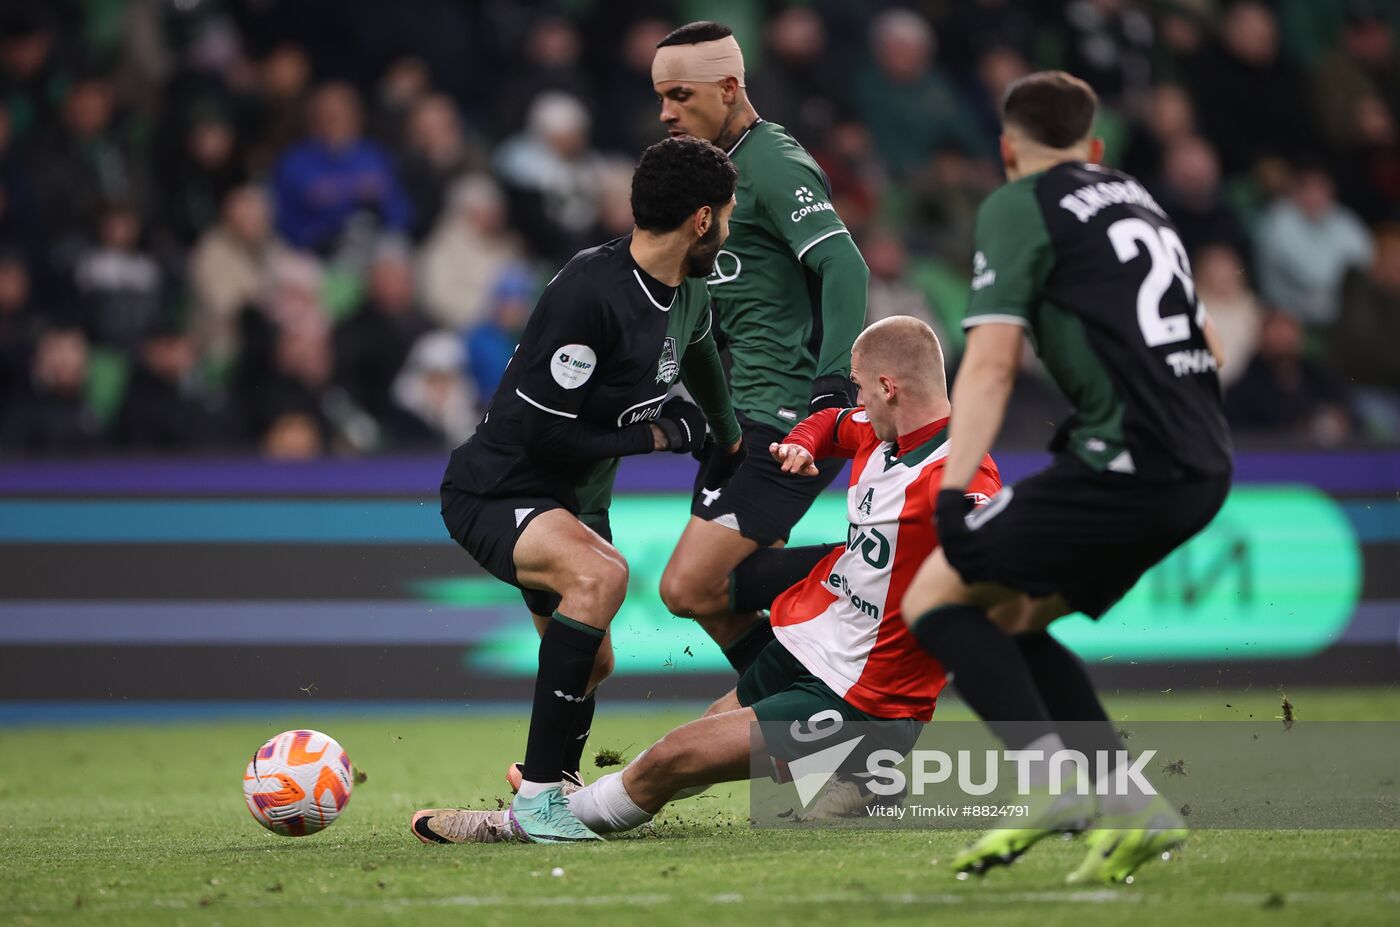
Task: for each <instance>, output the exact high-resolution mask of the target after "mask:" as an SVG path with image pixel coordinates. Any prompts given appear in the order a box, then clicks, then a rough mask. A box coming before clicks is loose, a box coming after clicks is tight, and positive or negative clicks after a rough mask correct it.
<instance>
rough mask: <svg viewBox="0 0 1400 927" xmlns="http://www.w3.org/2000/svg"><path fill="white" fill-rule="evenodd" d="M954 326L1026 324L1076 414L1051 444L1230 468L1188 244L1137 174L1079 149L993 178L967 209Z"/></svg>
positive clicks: (1197, 467)
mask: <svg viewBox="0 0 1400 927" xmlns="http://www.w3.org/2000/svg"><path fill="white" fill-rule="evenodd" d="M972 270H973V278H972V299H971V303H970V305H969V306H968V311H967V317H966V318H965V319H964V321H963V326H964V328H972V327H973V326H976V325H979V324H982V323H986V322H1012V323H1015V324H1019V325H1023V326H1025V327H1026V328H1027V330H1028V331H1029V333H1030V336H1031V338H1032V340H1033V342H1034V344H1035V347H1036V353H1037V354H1039V355H1040V359H1041V361H1042V362H1043V363H1044V364H1045V368H1046V370H1047V371H1048V372H1049V373H1050V376H1051V377H1052V378H1054V380H1055V382H1056V383H1057V384H1059V386H1060V388H1061V389H1062V390H1063V391H1064V393H1065V395H1066V396H1067V397H1068V398H1069V400H1070V402H1071V403H1072V404H1073V405H1074V408H1075V415H1074V416H1073V417H1072V418H1071V419H1070V420H1069V421H1067V422H1065V423H1064V424H1063V425H1062V427H1061V429H1060V432H1059V434H1058V435H1057V436H1056V441H1055V444H1053V445H1052V449H1054V450H1060V449H1064V450H1067V451H1068V452H1070V453H1072V454H1074V455H1075V456H1077V457H1079V458H1080V459H1081V460H1083V461H1084V462H1085V463H1087V464H1089V465H1090V466H1091V467H1093V468H1094V469H1095V470H1099V471H1103V470H1111V471H1116V472H1121V473H1136V474H1140V475H1143V476H1152V477H1161V476H1170V475H1173V474H1179V473H1186V474H1222V473H1229V472H1230V470H1231V462H1230V440H1229V435H1228V432H1227V429H1226V425H1225V417H1224V414H1223V411H1222V407H1221V399H1220V382H1219V379H1218V377H1217V376H1216V365H1215V360H1214V358H1213V357H1212V356H1211V353H1210V350H1209V349H1208V347H1207V345H1206V341H1205V334H1204V325H1205V307H1204V306H1203V305H1201V302H1200V300H1199V299H1198V298H1197V297H1196V287H1195V284H1194V283H1193V282H1192V279H1191V266H1190V263H1189V262H1188V260H1187V258H1186V249H1185V248H1184V247H1183V246H1182V243H1181V238H1180V237H1179V236H1178V235H1177V232H1176V229H1175V228H1174V227H1173V226H1172V222H1171V219H1169V218H1168V217H1167V215H1166V213H1165V212H1163V211H1162V208H1161V207H1160V206H1158V205H1157V203H1156V202H1155V201H1154V200H1153V199H1152V197H1151V196H1150V195H1149V194H1148V193H1147V191H1146V190H1145V189H1144V188H1143V187H1142V185H1141V184H1139V183H1138V182H1137V181H1136V180H1134V179H1133V178H1131V177H1129V176H1128V175H1126V174H1123V173H1121V172H1119V171H1114V170H1110V169H1107V168H1103V167H1099V166H1098V165H1094V164H1086V163H1083V162H1069V163H1065V164H1059V165H1057V166H1055V167H1052V168H1050V169H1049V170H1047V171H1043V172H1041V173H1038V174H1033V175H1030V176H1028V177H1023V178H1021V179H1019V180H1017V181H1015V182H1012V183H1008V184H1007V185H1006V186H1004V187H1002V188H1001V189H999V190H997V191H996V192H995V193H993V194H992V195H991V196H989V197H988V198H987V200H986V201H985V202H984V203H983V204H982V208H981V210H980V211H979V212H978V215H977V252H976V255H975V256H974V258H973V267H972Z"/></svg>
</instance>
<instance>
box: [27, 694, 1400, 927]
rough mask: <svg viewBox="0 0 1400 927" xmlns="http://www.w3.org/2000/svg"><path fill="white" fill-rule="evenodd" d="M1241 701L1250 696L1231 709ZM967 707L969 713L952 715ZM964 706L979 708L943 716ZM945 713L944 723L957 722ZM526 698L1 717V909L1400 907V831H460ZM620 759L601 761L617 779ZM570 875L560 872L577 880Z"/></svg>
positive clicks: (1215, 705)
mask: <svg viewBox="0 0 1400 927" xmlns="http://www.w3.org/2000/svg"><path fill="white" fill-rule="evenodd" d="M1289 696H1290V697H1291V699H1292V701H1293V703H1294V705H1295V706H1296V707H1297V712H1298V717H1299V720H1300V723H1307V722H1308V721H1312V720H1324V719H1327V720H1331V719H1336V720H1352V719H1390V720H1395V719H1400V690H1392V691H1383V690H1368V691H1346V692H1339V691H1321V690H1318V691H1297V692H1290V693H1289ZM1226 702H1229V703H1230V704H1231V706H1232V707H1231V708H1228V709H1227V708H1225V707H1224V706H1225V703H1226ZM949 709H951V710H949ZM1278 709H1279V698H1278V695H1277V693H1275V692H1271V691H1268V690H1260V689H1255V690H1252V691H1249V692H1244V693H1240V692H1232V693H1225V692H1220V693H1209V694H1205V693H1192V694H1186V693H1175V694H1173V693H1163V694H1157V693H1154V694H1151V695H1138V696H1132V697H1120V698H1115V699H1113V700H1111V710H1112V711H1113V713H1114V714H1115V715H1116V716H1127V717H1131V718H1134V719H1140V720H1149V719H1190V718H1206V719H1216V718H1219V719H1228V718H1241V717H1243V716H1244V713H1245V712H1254V713H1256V714H1257V715H1258V716H1260V717H1271V716H1272V715H1273V714H1276V713H1277V712H1278ZM940 712H941V714H942V715H944V716H960V715H961V713H960V712H959V711H958V709H957V707H956V706H953V705H949V706H945V708H943V709H940ZM689 717H690V715H689V713H681V712H677V711H671V712H665V711H661V712H630V713H629V712H624V711H621V710H618V709H613V710H609V708H608V706H607V703H606V700H604V701H603V702H602V703H601V706H600V710H599V715H598V722H597V724H596V725H595V728H594V737H593V740H592V746H593V747H612V748H616V749H619V750H621V751H622V752H623V754H624V755H625V756H628V757H631V756H634V755H635V754H636V753H637V751H638V750H640V749H641V748H642V747H644V746H645V745H646V744H648V743H650V742H651V741H652V740H653V739H655V737H656V736H658V735H659V734H661V733H663V732H664V731H665V730H667V729H668V727H669V726H671V725H672V724H674V723H677V722H680V721H684V720H688V719H689ZM936 723H937V722H936V721H935V724H936ZM308 726H309V727H315V728H318V729H320V730H324V731H326V732H327V733H329V734H331V735H332V736H334V737H336V738H338V739H339V740H340V741H341V743H342V744H343V745H344V746H345V747H346V749H347V750H348V751H349V753H350V756H351V758H352V759H353V760H354V762H355V764H356V766H357V767H358V768H359V769H360V770H362V771H363V772H364V773H365V774H366V775H367V776H368V779H367V781H365V782H364V783H363V784H362V785H360V786H358V787H357V788H356V790H355V794H354V797H353V799H352V801H351V803H350V805H349V807H348V809H347V810H346V813H345V816H344V817H342V818H341V820H340V821H339V822H337V823H336V824H335V825H334V826H333V827H332V828H330V829H329V830H327V831H325V832H323V833H321V834H318V835H315V836H312V837H307V838H301V839H289V838H282V837H276V836H273V835H272V834H269V833H267V832H265V831H264V830H263V829H262V828H260V827H258V826H257V825H256V824H255V823H254V822H253V820H252V818H251V817H250V816H249V814H248V812H247V810H246V808H245V807H244V805H243V798H242V794H241V790H240V778H241V776H242V772H243V767H244V765H245V763H246V762H247V758H248V756H249V755H250V753H251V752H252V750H253V749H254V748H255V747H257V745H258V744H260V743H261V742H262V741H263V740H264V739H265V738H266V737H268V736H270V735H271V734H275V733H277V732H278V731H281V730H284V729H287V728H292V727H308ZM524 728H525V719H524V717H523V715H516V714H511V715H500V714H486V713H477V714H473V712H472V711H471V710H469V709H468V710H464V711H463V712H462V713H461V714H460V715H442V714H418V715H407V716H401V715H392V714H382V715H381V714H375V715H368V716H347V715H343V714H331V715H325V716H319V715H318V710H317V704H316V703H315V702H314V701H309V702H308V703H307V705H306V709H305V711H303V712H298V713H295V714H287V715H283V716H269V717H266V718H260V719H250V720H248V721H245V722H239V723H230V722H210V723H203V724H189V723H178V724H177V723H170V724H143V725H132V726H122V725H103V726H100V727H56V728H42V729H40V728H25V727H16V728H0V873H3V879H0V924H4V925H10V924H132V925H137V924H139V925H147V924H186V923H189V924H214V923H217V924H227V925H239V924H258V925H269V924H297V925H301V924H312V923H334V924H337V925H354V924H385V923H428V922H450V923H461V924H472V925H478V924H482V925H485V924H506V923H530V924H536V925H539V924H567V925H574V924H579V925H583V924H595V923H597V924H609V925H617V924H646V925H649V927H650V925H671V924H705V925H707V927H717V925H728V924H749V923H753V924H765V925H768V924H799V923H800V924H803V925H816V924H843V925H845V924H885V923H910V924H913V923H918V924H930V923H937V922H938V921H940V920H942V921H944V922H946V923H957V924H960V925H961V924H999V925H1000V924H1027V923H1034V924H1035V925H1036V927H1052V925H1058V924H1067V925H1075V927H1082V925H1084V924H1086V923H1108V922H1114V923H1117V922H1127V923H1133V924H1135V925H1136V924H1156V923H1161V924H1171V925H1191V924H1211V925H1214V924H1222V923H1228V924H1229V925H1230V927H1242V925H1247V924H1256V923H1257V924H1270V925H1279V924H1308V925H1320V924H1335V925H1350V924H1394V923H1396V922H1397V916H1400V915H1397V912H1398V911H1400V882H1397V880H1396V874H1397V872H1400V834H1397V833H1394V832H1382V831H1273V832H1265V831H1214V832H1201V833H1197V834H1194V835H1193V837H1192V839H1191V842H1190V843H1189V844H1188V845H1187V847H1186V848H1185V850H1184V851H1183V852H1182V853H1180V854H1178V857H1177V858H1176V859H1174V860H1172V861H1171V862H1170V863H1167V864H1153V865H1151V866H1149V867H1146V868H1145V869H1144V870H1143V871H1142V872H1141V873H1140V874H1139V878H1138V880H1137V882H1136V884H1134V885H1132V886H1127V887H1120V888H1082V887H1075V888H1071V887H1067V886H1066V885H1064V883H1063V877H1064V874H1065V873H1066V872H1067V871H1069V870H1070V869H1071V868H1073V866H1074V865H1075V864H1076V863H1077V862H1078V860H1079V858H1080V854H1081V848H1080V845H1079V844H1077V843H1074V842H1069V841H1053V842H1052V843H1053V845H1049V846H1045V845H1042V846H1041V847H1037V848H1036V849H1035V850H1033V851H1032V852H1031V853H1029V854H1028V855H1027V856H1026V857H1024V858H1023V859H1022V860H1021V861H1020V862H1019V863H1017V865H1016V866H1015V867H1014V868H1012V869H1010V870H1002V871H997V872H994V873H992V874H991V875H989V876H988V877H987V878H986V879H983V880H968V881H964V882H960V881H957V880H955V879H954V878H953V876H952V875H951V874H950V873H949V872H948V870H947V868H946V864H947V861H948V860H949V859H950V858H951V856H952V854H953V853H954V852H955V851H956V850H957V849H958V848H959V847H960V846H961V845H963V844H964V843H965V842H967V840H968V839H969V835H968V833H967V832H948V831H916V832H912V833H911V832H903V833H886V832H875V831H856V832H852V831H845V832H831V831H826V832H817V833H813V832H772V831H751V830H749V828H748V827H747V824H746V819H745V814H746V808H747V789H746V786H744V785H742V784H736V785H726V786H720V787H718V788H716V789H714V790H712V792H711V794H710V795H709V796H706V797H702V798H698V799H693V800H690V801H687V802H681V803H678V804H677V805H675V806H673V808H672V809H668V811H666V812H665V813H663V815H662V816H661V817H660V818H659V819H658V822H657V824H656V826H655V828H654V830H653V831H652V832H651V833H649V834H645V835H641V836H635V837H627V838H620V839H614V840H611V841H609V842H608V843H606V844H604V845H600V846H577V847H531V846H519V845H510V846H498V847H439V846H423V845H421V844H419V843H418V842H417V841H416V840H414V839H413V837H412V836H411V835H410V834H409V833H408V831H407V830H406V827H405V825H406V822H407V819H408V816H409V814H410V813H411V812H412V811H413V810H414V809H415V808H418V807H424V806H432V805H442V804H457V803H463V804H479V803H483V802H490V803H492V804H493V805H494V799H495V798H496V797H498V796H504V795H505V786H504V784H503V782H502V780H501V774H502V771H503V768H504V766H505V764H506V762H507V761H509V760H512V759H516V758H517V757H518V754H519V752H520V750H521V747H522V744H523V742H524ZM594 772H596V770H595V771H594ZM556 867H558V868H560V869H562V870H563V874H562V875H557V876H556V875H554V874H553V872H554V871H555V869H556Z"/></svg>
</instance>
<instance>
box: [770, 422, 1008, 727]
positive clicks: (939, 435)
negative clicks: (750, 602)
mask: <svg viewBox="0 0 1400 927" xmlns="http://www.w3.org/2000/svg"><path fill="white" fill-rule="evenodd" d="M947 426H948V420H947V419H940V420H939V421H936V422H931V423H929V424H928V425H925V426H924V427H923V428H920V429H918V430H917V431H914V432H912V433H910V434H907V435H901V436H900V437H899V440H898V441H881V440H880V439H879V438H877V437H876V436H875V430H874V429H873V428H872V427H871V425H870V420H869V419H868V418H867V417H866V414H865V410H864V409H824V410H822V411H821V412H818V413H817V414H815V415H813V416H811V417H810V418H808V419H807V420H805V421H803V422H801V423H800V424H798V425H797V427H795V428H793V430H792V433H791V434H789V435H788V436H787V438H786V441H787V442H788V443H791V444H800V445H802V446H803V447H804V448H806V449H807V450H808V451H810V452H811V454H812V456H813V457H815V458H817V459H819V460H820V459H821V458H824V457H847V458H851V459H852V461H853V463H852V466H851V486H850V489H848V490H847V492H846V520H847V522H848V524H849V527H848V529H847V535H846V546H845V547H843V548H837V549H836V550H833V551H832V552H831V553H830V554H828V555H827V556H826V557H825V558H823V559H822V561H821V562H820V563H818V564H817V565H816V566H815V567H814V568H813V569H812V572H811V573H809V574H808V575H807V578H806V579H804V580H802V582H800V583H798V584H797V585H795V586H793V587H792V588H790V589H788V590H787V591H786V592H784V593H783V594H782V595H780V596H779V597H778V598H777V599H775V600H774V602H773V608H772V622H773V633H774V634H775V635H777V638H778V640H779V641H781V642H782V644H783V646H784V647H786V648H787V649H788V650H789V651H790V652H791V653H792V655H793V656H794V657H796V658H797V659H798V661H799V662H801V663H802V665H803V666H805V667H807V670H808V671H809V672H810V673H812V675H814V676H816V677H817V678H818V679H820V680H821V681H822V682H824V683H826V684H827V685H828V686H830V687H831V688H832V690H834V691H835V692H836V694H837V695H839V696H841V697H842V698H844V699H845V700H846V701H847V702H849V703H850V704H852V705H854V706H855V707H856V708H859V709H860V710H861V711H864V712H866V713H867V714H871V715H874V716H876V717H878V718H917V719H919V720H920V721H927V720H929V718H931V717H932V716H933V706H934V703H935V701H936V700H937V698H938V693H939V692H940V691H941V690H942V688H943V685H944V683H945V681H946V680H945V678H944V673H943V667H942V665H941V664H939V662H938V661H937V660H935V659H933V658H932V657H930V656H929V655H928V654H927V653H925V652H924V650H923V648H921V647H920V646H919V645H918V643H917V642H916V641H915V640H914V638H913V636H912V635H910V633H909V631H908V629H907V628H906V627H905V625H904V619H903V618H902V617H901V615H900V601H901V599H903V597H904V591H905V590H906V589H908V588H909V583H910V581H911V580H913V578H914V574H915V573H916V572H918V569H919V567H920V566H921V565H922V564H923V562H924V560H925V559H927V557H928V555H929V554H930V553H932V552H933V549H934V548H935V547H937V546H938V530H937V528H935V527H934V521H933V509H934V504H935V500H936V497H937V495H938V490H939V486H940V484H941V483H942V481H943V461H944V459H945V458H946V457H947V456H948V443H947ZM1000 489H1001V477H1000V476H999V475H998V473H997V468H996V464H995V463H993V462H992V458H991V457H987V458H986V459H985V460H983V461H982V466H981V467H980V468H979V469H978V471H977V475H976V476H974V477H973V479H972V481H971V483H969V485H968V487H967V493H968V495H969V496H970V497H972V498H973V499H974V501H976V502H977V503H978V504H983V503H985V502H986V501H987V499H989V498H990V497H991V496H993V495H995V494H996V493H997V491H998V490H1000Z"/></svg>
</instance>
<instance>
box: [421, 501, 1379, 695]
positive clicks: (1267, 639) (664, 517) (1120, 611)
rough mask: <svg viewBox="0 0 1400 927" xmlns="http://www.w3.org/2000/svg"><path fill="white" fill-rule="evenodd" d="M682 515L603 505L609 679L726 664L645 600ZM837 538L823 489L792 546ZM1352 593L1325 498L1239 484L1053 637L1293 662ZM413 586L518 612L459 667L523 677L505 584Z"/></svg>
mask: <svg viewBox="0 0 1400 927" xmlns="http://www.w3.org/2000/svg"><path fill="white" fill-rule="evenodd" d="M688 510H689V506H688V502H687V499H686V497H684V496H682V495H679V494H674V495H672V494H668V495H646V496H621V497H619V498H617V499H616V500H615V502H614V505H613V509H612V526H613V535H614V537H615V538H616V541H617V546H618V548H619V549H620V550H621V551H622V553H623V554H624V556H626V558H627V562H628V564H629V565H630V566H631V584H630V587H629V589H628V595H627V601H626V603H625V604H624V605H623V607H622V611H621V612H620V613H619V614H618V616H617V619H616V621H615V622H614V624H613V644H614V650H615V651H616V654H617V672H619V673H649V674H656V673H660V674H664V673H667V672H695V671H707V672H713V671H724V670H727V669H728V664H727V662H726V661H725V659H724V657H723V655H722V654H721V653H720V652H719V649H718V648H717V647H715V646H714V645H713V644H712V643H711V642H710V640H709V638H707V637H706V636H705V634H704V633H703V632H701V631H700V630H699V629H698V628H697V627H696V626H695V625H694V624H693V623H692V622H690V621H687V620H685V619H681V618H675V617H672V616H671V615H670V614H669V613H668V612H667V611H666V608H665V606H663V605H662V604H661V599H660V597H659V596H658V595H657V587H658V584H659V583H660V580H661V573H662V570H664V569H665V566H666V561H667V559H668V558H669V557H670V554H671V550H672V548H673V547H674V546H675V542H676V540H677V538H679V537H680V533H681V530H682V529H683V528H684V526H685V522H686V518H687V516H688ZM845 533H846V520H845V500H844V498H843V497H842V496H841V495H839V494H836V493H832V494H828V495H826V496H824V497H822V498H821V499H819V500H818V501H817V504H816V505H814V506H813V507H812V510H811V511H809V512H808V513H807V516H806V517H805V518H804V519H803V520H802V522H801V523H800V524H799V525H798V526H797V528H796V530H794V532H793V537H792V543H794V544H817V543H823V542H830V543H838V542H840V540H841V539H843V538H844V537H845ZM1360 586H1361V554H1360V548H1359V545H1358V542H1357V539H1356V536H1355V534H1354V532H1353V530H1352V527H1351V524H1350V522H1349V521H1348V520H1347V518H1346V515H1345V514H1344V513H1343V512H1342V510H1341V509H1340V507H1339V506H1338V505H1337V503H1336V502H1334V501H1333V500H1332V499H1331V498H1330V497H1328V496H1327V495H1326V494H1324V493H1322V492H1321V491H1319V490H1317V489H1314V488H1312V487H1309V486H1303V485H1297V486H1294V485H1270V486H1247V487H1241V488H1237V489H1235V490H1234V491H1233V492H1232V493H1231V494H1230V498H1229V500H1228V501H1227V502H1226V504H1225V507H1224V508H1223V509H1222V510H1221V512H1220V514H1219V515H1218V516H1217V517H1216V519H1215V521H1214V522H1212V523H1211V525H1210V526H1209V527H1207V528H1206V530H1205V531H1203V532H1201V534H1199V535H1198V536H1197V537H1195V538H1194V539H1192V541H1191V542H1190V543H1188V544H1186V545H1185V546H1184V547H1182V548H1181V549H1180V550H1178V551H1176V552H1175V553H1174V554H1173V555H1172V556H1171V557H1169V558H1167V560H1165V561H1164V562H1162V563H1161V564H1158V566H1157V567H1155V568H1154V569H1153V570H1151V571H1150V572H1148V574H1147V575H1146V576H1145V577H1143V579H1142V581H1141V582H1140V583H1138V585H1137V586H1136V587H1135V588H1134V589H1133V590H1132V592H1130V593H1129V594H1128V596H1127V597H1125V598H1124V599H1123V601H1121V602H1120V603H1118V605H1117V606H1115V607H1114V608H1113V609H1112V610H1111V611H1110V612H1109V613H1108V614H1107V615H1105V616H1104V617H1103V619H1102V620H1100V621H1098V622H1097V623H1095V622H1091V621H1089V620H1088V619H1086V618H1084V617H1083V616H1074V617H1070V618H1066V619H1063V620H1062V621H1060V622H1058V623H1057V624H1056V625H1055V626H1054V633H1055V634H1056V636H1057V637H1059V638H1060V639H1061V640H1062V641H1064V642H1065V643H1066V644H1067V645H1068V646H1069V647H1071V648H1072V649H1073V650H1074V651H1075V652H1076V653H1078V654H1079V655H1080V656H1081V657H1083V658H1085V659H1086V660H1092V661H1103V660H1114V661H1122V662H1127V661H1136V662H1149V661H1166V660H1240V659H1265V658H1298V657H1306V656H1309V655H1311V654H1315V653H1318V652H1320V651H1322V650H1323V649H1325V648H1326V647H1328V646H1329V645H1330V644H1331V643H1332V641H1334V640H1335V639H1336V638H1337V636H1338V635H1339V634H1340V633H1341V632H1342V630H1343V628H1345V627H1346V624H1347V622H1348V621H1349V619H1350V618H1351V615H1352V612H1353V610H1354V609H1355V607H1356V604H1357V598H1358V594H1359V592H1360ZM423 591H424V593H425V594H427V595H428V596H429V597H430V598H433V599H435V600H437V601H441V602H444V603H450V604H453V605H457V606H465V607H471V606H478V607H480V606H494V607H500V606H502V605H506V606H509V605H510V604H511V603H514V604H515V605H517V606H519V608H520V621H519V623H518V624H508V625H506V626H504V627H502V629H501V630H500V631H499V632H497V633H496V634H495V635H494V636H492V637H491V638H489V639H488V640H487V641H486V643H485V644H484V646H482V647H479V648H475V649H473V650H472V651H471V653H470V655H469V657H468V659H469V660H470V661H471V664H472V666H473V668H475V669H478V670H481V671H484V672H492V673H501V674H522V675H528V674H533V673H534V671H535V660H536V655H537V653H538V648H539V641H538V638H537V637H536V636H535V630H534V627H533V625H532V624H531V623H530V621H529V619H528V616H527V615H526V613H525V610H524V607H523V605H520V598H519V594H518V593H517V592H516V591H515V590H514V589H512V588H510V587H508V586H506V585H504V584H503V583H500V582H497V581H496V580H494V579H491V578H489V577H478V578H473V579H469V580H446V581H442V582H438V583H432V584H430V585H429V587H427V588H425V589H424V590H423Z"/></svg>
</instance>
